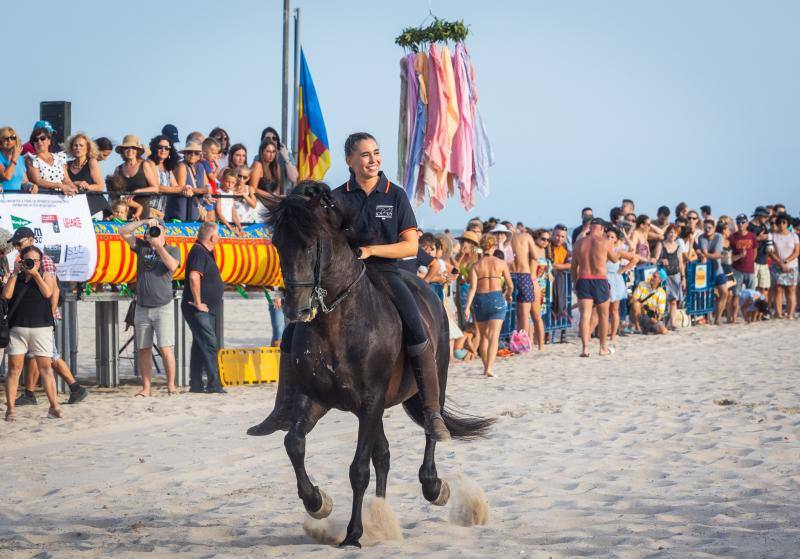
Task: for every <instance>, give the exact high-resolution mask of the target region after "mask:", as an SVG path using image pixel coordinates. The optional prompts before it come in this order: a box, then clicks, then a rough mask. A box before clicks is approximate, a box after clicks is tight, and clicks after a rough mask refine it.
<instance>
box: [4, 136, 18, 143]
mask: <svg viewBox="0 0 800 559" xmlns="http://www.w3.org/2000/svg"><path fill="white" fill-rule="evenodd" d="M2 140H3V141H4V142H9V141H10V142H16V141H17V137H16V136H5V137H3V138H2Z"/></svg>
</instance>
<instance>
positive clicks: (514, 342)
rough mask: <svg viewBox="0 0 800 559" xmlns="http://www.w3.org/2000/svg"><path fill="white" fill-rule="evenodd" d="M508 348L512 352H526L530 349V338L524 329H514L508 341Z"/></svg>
mask: <svg viewBox="0 0 800 559" xmlns="http://www.w3.org/2000/svg"><path fill="white" fill-rule="evenodd" d="M508 349H510V350H511V351H513V352H514V353H528V352H529V351H530V350H531V339H530V338H529V337H528V333H527V332H526V331H525V330H514V331H513V332H512V333H511V339H510V340H509V342H508Z"/></svg>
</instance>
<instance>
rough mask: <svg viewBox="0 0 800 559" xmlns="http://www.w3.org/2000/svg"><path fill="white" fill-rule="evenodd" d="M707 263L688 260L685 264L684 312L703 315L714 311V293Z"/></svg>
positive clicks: (691, 314)
mask: <svg viewBox="0 0 800 559" xmlns="http://www.w3.org/2000/svg"><path fill="white" fill-rule="evenodd" d="M708 268H709V267H708V264H705V263H700V262H696V261H695V262H689V264H688V265H687V266H686V314H688V315H690V316H703V315H706V314H709V313H712V312H714V305H715V303H716V294H715V293H714V281H713V278H712V277H711V276H709V273H708Z"/></svg>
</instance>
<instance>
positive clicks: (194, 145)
mask: <svg viewBox="0 0 800 559" xmlns="http://www.w3.org/2000/svg"><path fill="white" fill-rule="evenodd" d="M190 151H196V152H197V153H203V146H201V145H200V144H199V143H198V142H187V143H186V147H185V148H183V149H182V150H181V151H180V152H179V153H187V152H190Z"/></svg>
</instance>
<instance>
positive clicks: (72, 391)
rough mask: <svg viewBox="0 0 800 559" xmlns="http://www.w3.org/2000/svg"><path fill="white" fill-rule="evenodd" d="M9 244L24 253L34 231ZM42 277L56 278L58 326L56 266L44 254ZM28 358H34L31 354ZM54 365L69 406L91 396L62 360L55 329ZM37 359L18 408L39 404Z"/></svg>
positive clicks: (55, 302) (21, 232) (55, 298)
mask: <svg viewBox="0 0 800 559" xmlns="http://www.w3.org/2000/svg"><path fill="white" fill-rule="evenodd" d="M9 243H11V246H12V247H14V248H15V249H16V250H17V251H19V252H20V253H22V252H23V251H24V250H25V249H27V248H28V247H31V246H33V243H34V235H33V230H32V229H31V228H30V227H20V228H19V229H17V230H16V231H15V232H14V236H13V237H11V239H9ZM40 273H41V274H42V275H45V274H51V275H52V276H53V277H54V278H56V289H54V290H53V294H52V295H51V296H50V308H51V310H52V312H53V320H54V321H55V323H56V325H58V323H59V322H60V321H61V311H60V310H59V308H58V306H59V294H60V290H59V288H58V278H57V276H56V265H55V263H54V262H53V260H52V259H51V258H50V257H49V256H47V255H46V254H44V255H43V256H42V263H41V272H40ZM28 357H32V355H31V354H29V355H28ZM52 357H53V364H52V369H53V372H55V374H57V375H58V376H60V377H61V378H62V379H63V380H64V382H65V383H67V385H68V386H69V401H68V402H67V403H68V404H77V403H79V402H81V401H83V400H84V399H85V398H86V396H87V395H88V394H89V391H88V390H86V388H84V387H83V386H81V383H79V382H78V381H77V380H76V379H75V377H74V376H73V374H72V371H70V369H69V365H67V362H66V361H64V359H62V358H61V355H60V353H59V351H58V340H57V339H56V336H55V329H53V355H52ZM36 363H37V361H36V359H29V360H28V372H27V374H26V375H25V390H24V391H23V392H22V394H20V395H19V397H18V398H17V400H16V402H15V404H16V405H17V406H29V405H30V406H35V405H37V404H38V402H37V401H36V393H35V392H36V384H37V383H38V382H39V368H38V367H37V365H36Z"/></svg>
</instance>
